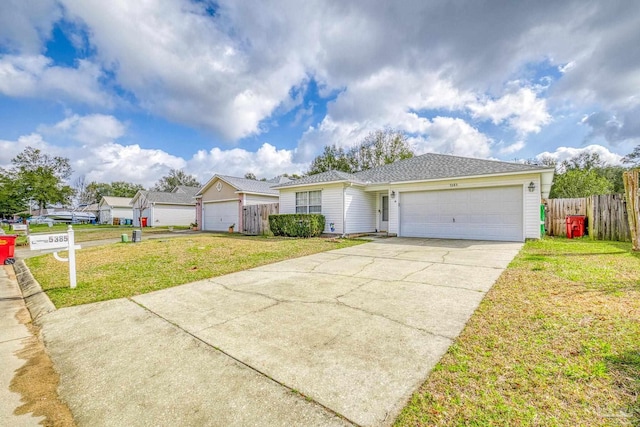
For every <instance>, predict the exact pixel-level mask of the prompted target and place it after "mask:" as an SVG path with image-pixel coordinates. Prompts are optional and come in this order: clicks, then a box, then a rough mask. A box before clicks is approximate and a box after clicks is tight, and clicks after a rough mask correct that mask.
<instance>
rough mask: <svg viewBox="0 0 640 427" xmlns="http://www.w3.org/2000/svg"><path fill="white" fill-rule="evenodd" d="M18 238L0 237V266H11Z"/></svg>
mask: <svg viewBox="0 0 640 427" xmlns="http://www.w3.org/2000/svg"><path fill="white" fill-rule="evenodd" d="M17 237H18V236H0V264H5V265H9V264H13V263H15V262H16V260H15V259H14V258H13V256H14V254H15V250H16V238H17Z"/></svg>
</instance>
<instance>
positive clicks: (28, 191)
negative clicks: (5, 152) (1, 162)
mask: <svg viewBox="0 0 640 427" xmlns="http://www.w3.org/2000/svg"><path fill="white" fill-rule="evenodd" d="M11 163H12V164H13V167H12V168H11V169H10V170H9V175H10V177H11V179H12V180H13V181H15V182H16V184H17V190H18V195H19V197H20V198H21V199H22V201H23V203H24V202H26V201H28V200H33V201H35V202H36V203H37V204H38V207H39V208H40V214H43V213H44V209H45V208H46V206H47V204H50V203H63V204H66V203H69V202H70V200H71V197H72V196H73V194H74V190H73V188H71V187H70V186H69V185H67V184H66V183H65V182H66V180H67V179H68V178H69V177H70V176H71V174H72V173H73V170H72V169H71V165H70V164H69V159H67V158H64V157H59V156H55V157H52V156H49V155H48V154H44V153H42V151H40V150H39V149H36V148H32V147H27V148H25V149H24V151H23V152H22V153H20V154H18V155H17V156H16V157H15V158H13V159H11Z"/></svg>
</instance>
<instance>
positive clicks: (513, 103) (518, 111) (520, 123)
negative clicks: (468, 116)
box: [468, 87, 551, 135]
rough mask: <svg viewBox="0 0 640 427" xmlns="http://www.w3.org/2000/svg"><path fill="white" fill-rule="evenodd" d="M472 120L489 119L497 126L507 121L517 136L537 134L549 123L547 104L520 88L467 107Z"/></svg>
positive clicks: (525, 88) (532, 92)
mask: <svg viewBox="0 0 640 427" xmlns="http://www.w3.org/2000/svg"><path fill="white" fill-rule="evenodd" d="M468 108H469V109H470V110H471V112H472V115H473V117H474V118H480V119H490V120H491V121H492V122H493V123H494V124H496V125H499V124H501V123H502V122H504V121H507V123H508V124H509V126H510V127H512V128H513V129H515V130H516V131H517V132H518V134H520V135H526V134H528V133H538V132H540V130H541V129H542V126H544V125H546V124H548V123H549V122H550V121H551V115H550V114H549V113H548V112H547V103H546V101H545V100H544V99H539V98H538V97H537V94H536V92H535V91H534V90H532V89H531V88H528V87H521V88H519V89H517V90H516V91H512V92H510V93H507V94H506V95H504V96H502V97H501V98H499V99H496V100H491V99H490V100H485V101H481V102H476V103H472V104H469V105H468Z"/></svg>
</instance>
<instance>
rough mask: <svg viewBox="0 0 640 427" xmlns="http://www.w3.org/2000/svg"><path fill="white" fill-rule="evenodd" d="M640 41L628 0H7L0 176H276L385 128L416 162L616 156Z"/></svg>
mask: <svg viewBox="0 0 640 427" xmlns="http://www.w3.org/2000/svg"><path fill="white" fill-rule="evenodd" d="M638 40H640V8H638V7H637V6H636V5H635V4H634V1H633V0H626V1H610V2H601V1H585V0H583V1H565V2H561V4H558V2H555V1H538V2H512V1H502V2H500V1H492V2H479V1H472V0H468V1H462V2H456V3H451V2H448V1H429V2H424V1H420V0H417V1H409V0H408V1H405V2H387V1H378V2H375V1H374V2H342V1H335V2H332V1H318V2H314V1H310V2H303V3H300V2H296V1H292V0H291V1H285V0H274V1H270V2H264V1H257V0H256V1H249V0H245V1H231V0H229V1H226V0H222V1H218V2H210V1H197V2H196V1H189V0H174V1H160V0H150V1H146V2H130V1H127V0H113V1H110V2H103V1H98V0H38V1H36V0H8V1H6V0H5V1H3V2H2V3H1V4H0V167H6V166H8V165H9V164H10V160H11V158H13V157H14V156H15V155H16V154H18V153H19V152H20V151H22V150H23V149H24V148H25V147H26V146H33V147H37V148H41V149H42V150H43V151H45V152H47V153H50V154H53V155H61V156H65V157H68V158H70V159H71V162H72V166H73V168H74V170H75V175H74V179H75V178H78V177H80V176H84V178H85V180H87V181H101V182H111V181H115V180H126V181H132V182H136V183H141V184H143V185H145V186H150V185H152V184H153V183H154V182H155V181H157V180H158V179H159V178H160V177H161V176H163V175H164V174H166V173H167V172H168V171H169V169H172V168H180V169H184V170H185V171H186V172H188V173H191V174H194V175H196V176H197V177H198V178H199V179H200V180H201V181H203V182H205V181H206V180H207V179H208V178H209V177H210V176H211V175H212V174H214V173H221V174H229V175H237V176H242V175H244V174H245V173H246V172H253V173H254V174H256V175H257V176H258V177H260V178H262V177H265V178H270V177H273V176H275V175H278V174H281V173H301V172H304V171H305V170H306V169H307V168H308V166H309V163H310V161H311V160H312V159H313V157H314V156H315V155H317V154H318V153H320V152H321V150H322V148H323V146H324V145H327V144H336V145H339V146H343V147H350V146H352V145H355V144H357V143H358V142H359V141H361V140H362V139H363V138H364V137H365V136H366V135H367V134H368V133H369V132H371V131H374V130H377V129H382V128H386V127H390V128H395V129H398V130H401V131H403V132H405V133H406V134H407V135H408V136H409V139H410V142H411V144H412V146H413V149H414V151H415V152H416V153H418V154H421V153H426V152H439V153H449V154H456V155H463V156H471V157H481V158H493V159H500V160H514V159H530V158H536V157H539V156H541V155H551V156H554V157H556V158H557V159H559V160H563V159H565V158H567V157H570V156H573V155H576V154H578V153H580V152H582V151H595V152H598V153H600V155H601V156H602V158H603V159H604V160H606V161H607V162H610V163H613V164H615V163H618V162H619V161H620V158H621V156H623V155H625V154H627V153H629V152H630V151H631V150H632V149H633V148H634V147H635V146H636V145H638V144H640V125H638V123H640V73H639V72H638V70H640V57H639V56H638V54H637V52H638V49H637V41H638Z"/></svg>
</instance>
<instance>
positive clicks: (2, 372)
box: [0, 265, 44, 426]
mask: <svg viewBox="0 0 640 427" xmlns="http://www.w3.org/2000/svg"><path fill="white" fill-rule="evenodd" d="M0 313H1V314H0V366H1V367H2V369H0V420H1V421H0V425H7V426H38V425H40V421H42V420H43V419H44V417H33V416H31V415H30V414H26V415H14V411H15V409H16V408H18V407H19V406H21V405H22V402H21V401H20V395H19V394H16V393H13V392H11V391H10V390H9V386H10V384H11V380H12V379H13V377H14V375H15V372H16V371H17V370H18V369H20V368H21V367H22V366H23V365H24V364H25V363H26V360H23V359H20V358H19V357H18V356H17V353H18V352H19V351H20V350H22V349H23V347H24V344H23V341H24V340H26V339H28V338H30V337H31V336H32V335H31V332H30V331H29V329H28V328H27V326H26V324H27V323H29V322H30V321H31V317H30V316H29V312H28V311H27V308H26V306H25V304H24V300H23V299H22V293H21V292H20V287H19V286H18V282H17V281H16V277H15V274H14V271H13V267H12V266H8V265H0Z"/></svg>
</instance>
